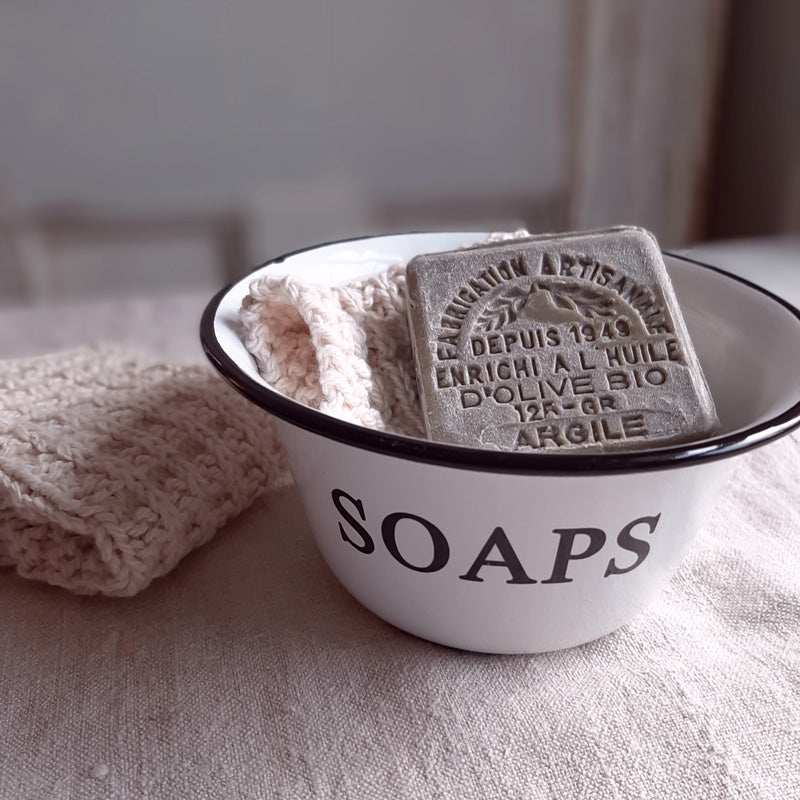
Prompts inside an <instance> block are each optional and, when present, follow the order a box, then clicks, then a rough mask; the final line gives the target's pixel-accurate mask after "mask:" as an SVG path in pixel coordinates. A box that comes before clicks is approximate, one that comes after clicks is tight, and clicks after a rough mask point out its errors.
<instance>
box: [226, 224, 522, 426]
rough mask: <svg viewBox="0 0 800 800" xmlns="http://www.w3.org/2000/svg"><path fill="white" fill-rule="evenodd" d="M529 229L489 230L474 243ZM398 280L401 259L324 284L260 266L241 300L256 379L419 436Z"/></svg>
mask: <svg viewBox="0 0 800 800" xmlns="http://www.w3.org/2000/svg"><path fill="white" fill-rule="evenodd" d="M529 235H530V234H529V233H528V231H526V230H523V229H520V230H517V231H514V232H513V233H492V234H490V235H489V236H488V237H487V238H486V239H484V240H483V241H482V242H480V244H482V243H485V242H499V241H506V240H509V239H519V238H523V237H526V236H529ZM476 244H478V243H476ZM405 287H406V268H405V264H397V265H395V266H392V267H389V268H388V269H386V270H385V271H383V272H381V273H379V274H378V275H376V276H374V277H371V278H368V279H365V280H362V281H355V282H353V283H349V284H347V285H346V286H338V287H332V288H331V287H328V286H320V285H319V284H313V283H309V282H308V281H306V280H303V279H302V278H299V277H296V276H293V275H290V276H288V277H287V276H280V275H271V274H270V273H269V271H267V272H266V273H265V274H264V275H262V276H261V277H260V278H257V279H256V280H254V281H253V282H252V283H251V284H250V294H249V296H248V297H245V299H244V302H243V303H242V309H241V319H242V323H243V325H244V329H245V339H244V343H245V347H246V348H247V349H248V350H249V351H250V353H251V354H252V355H253V357H254V358H255V360H256V364H257V365H258V369H259V372H260V373H261V374H262V375H263V376H264V378H266V380H267V381H269V383H270V384H271V385H272V386H274V387H275V388H276V389H277V390H278V391H280V392H282V393H283V394H285V395H287V396H288V397H291V398H293V399H294V400H298V401H299V402H301V403H305V404H306V405H309V406H312V407H313V408H317V409H319V410H320V411H324V412H325V413H326V414H330V415H332V416H334V417H338V418H340V419H344V420H347V421H348V422H354V423H356V424H359V425H364V426H366V427H369V428H376V429H378V430H385V431H388V432H390V433H401V434H405V435H407V436H425V431H424V427H423V423H422V411H421V408H420V403H419V394H418V392H417V380H416V373H415V367H414V358H413V353H412V350H411V334H410V332H409V329H408V321H407V315H406V292H405Z"/></svg>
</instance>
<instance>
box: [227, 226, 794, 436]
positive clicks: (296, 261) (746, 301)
mask: <svg viewBox="0 0 800 800" xmlns="http://www.w3.org/2000/svg"><path fill="white" fill-rule="evenodd" d="M485 236H486V234H484V233H481V232H474V231H472V232H458V233H421V234H402V235H392V236H382V237H375V238H370V239H360V240H353V241H348V242H337V243H334V244H329V245H324V246H321V247H317V248H312V249H309V250H304V251H301V252H299V253H295V254H292V255H288V256H285V257H284V258H281V259H278V260H277V261H274V262H271V263H270V264H267V265H266V266H264V267H262V268H261V269H259V270H257V271H256V272H254V273H252V274H251V275H248V276H247V277H246V278H244V279H242V280H241V281H239V282H238V283H236V284H234V285H233V286H232V287H231V288H230V289H229V290H228V291H227V292H226V293H225V294H224V296H223V297H222V299H221V300H220V302H219V305H218V308H217V311H216V313H215V316H214V334H215V336H216V339H217V341H218V343H219V347H220V348H221V349H222V351H223V352H224V353H225V355H227V357H228V358H230V359H231V360H232V361H233V362H234V364H235V365H236V367H237V368H238V369H239V370H241V372H242V373H243V374H244V375H246V376H248V377H249V378H251V379H252V380H254V381H256V382H257V383H259V384H261V385H262V386H263V387H264V388H266V389H267V390H269V391H274V390H272V389H271V387H270V386H269V384H267V383H266V382H265V381H264V380H263V379H262V378H261V377H260V375H259V374H258V371H257V370H256V368H255V364H254V362H253V359H252V358H251V356H250V354H249V353H248V352H247V350H246V349H245V347H244V345H243V344H242V338H241V325H240V323H239V318H238V311H239V307H240V305H241V301H242V299H243V298H244V297H245V296H246V294H247V292H248V286H249V284H250V282H251V281H252V280H253V279H254V278H255V277H257V276H258V275H259V274H261V272H262V271H264V270H269V271H270V272H272V273H274V274H283V275H288V274H293V275H301V276H303V277H304V278H305V279H307V280H310V281H316V282H320V283H325V284H327V285H339V284H343V283H347V282H349V281H351V280H354V279H357V278H364V277H368V276H370V275H373V274H376V273H379V272H381V271H383V270H385V269H386V268H387V267H388V266H390V265H392V264H397V263H405V262H406V261H408V260H409V259H410V258H412V257H413V256H415V255H417V254H418V253H426V252H434V251H437V250H448V249H453V248H456V247H460V246H462V245H465V244H469V243H472V242H476V241H480V240H481V239H483V238H485ZM665 262H666V266H667V269H668V271H669V274H670V277H671V278H672V281H673V285H674V287H675V291H676V293H677V295H678V300H679V302H680V305H681V308H682V310H683V314H684V317H685V320H686V324H687V327H688V329H689V332H690V335H691V337H692V341H693V342H694V345H695V348H696V350H697V355H698V358H699V359H700V363H701V364H702V366H703V370H704V372H705V375H706V378H707V380H708V383H709V387H710V389H711V393H712V396H713V397H714V401H715V403H716V407H717V413H718V415H719V418H720V423H721V426H722V429H721V431H720V434H719V435H718V436H719V437H722V436H726V435H729V434H732V433H735V432H738V431H742V430H744V429H751V428H755V427H758V426H760V425H764V424H768V423H769V422H770V421H772V420H774V419H775V418H776V417H778V416H780V415H782V414H785V413H786V412H787V411H788V410H789V409H791V408H792V407H793V406H796V405H797V404H798V403H800V313H798V312H797V311H796V310H795V309H793V308H791V307H790V306H788V305H786V304H783V303H782V302H780V301H779V300H777V299H776V298H774V297H772V296H771V295H769V294H768V293H766V292H764V291H762V290H760V289H758V288H756V287H754V286H753V285H751V284H748V283H747V282H745V281H742V280H741V279H739V278H736V277H734V276H732V275H729V274H727V273H723V272H719V271H717V270H715V269H709V268H707V267H704V266H700V265H697V264H694V263H692V262H690V261H686V260H684V259H682V258H679V257H675V256H669V255H667V256H665Z"/></svg>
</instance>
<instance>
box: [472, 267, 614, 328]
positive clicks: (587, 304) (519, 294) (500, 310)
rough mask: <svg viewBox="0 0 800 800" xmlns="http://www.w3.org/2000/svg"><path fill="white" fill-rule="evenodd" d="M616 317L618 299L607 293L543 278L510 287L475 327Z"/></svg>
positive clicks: (572, 281)
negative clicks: (522, 320) (520, 322)
mask: <svg viewBox="0 0 800 800" xmlns="http://www.w3.org/2000/svg"><path fill="white" fill-rule="evenodd" d="M615 313H616V309H615V302H614V298H613V296H612V295H611V294H610V293H609V292H607V291H604V290H602V289H598V288H596V287H594V286H587V285H586V284H585V283H582V282H581V281H576V280H569V279H552V278H551V279H548V278H539V279H537V280H534V281H533V282H532V283H531V284H530V286H528V287H525V286H520V285H519V284H516V285H514V286H510V287H509V288H507V289H506V290H505V291H503V292H502V293H501V294H499V295H497V296H496V297H494V298H493V299H492V300H490V301H489V302H488V303H487V304H486V305H485V306H484V308H483V310H482V311H481V313H480V314H479V315H478V317H477V319H476V320H475V325H474V327H475V328H476V329H477V330H482V331H496V330H500V329H501V328H504V327H505V326H507V325H509V324H511V323H513V322H516V321H517V320H518V319H529V320H531V321H535V322H549V323H555V324H557V323H560V322H581V321H584V320H587V319H588V320H595V319H598V318H609V317H613V316H614V315H615Z"/></svg>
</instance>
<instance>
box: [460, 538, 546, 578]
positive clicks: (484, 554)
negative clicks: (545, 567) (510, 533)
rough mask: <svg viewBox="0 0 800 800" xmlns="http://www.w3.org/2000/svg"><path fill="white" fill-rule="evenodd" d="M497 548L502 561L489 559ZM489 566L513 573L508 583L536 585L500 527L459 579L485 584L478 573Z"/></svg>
mask: <svg viewBox="0 0 800 800" xmlns="http://www.w3.org/2000/svg"><path fill="white" fill-rule="evenodd" d="M495 547H496V548H497V552H498V553H499V554H500V555H501V556H502V559H500V560H498V559H490V558H489V553H491V552H492V550H493V549H494V548H495ZM487 564H488V565H489V566H492V567H505V568H506V569H507V570H508V571H509V572H510V573H511V578H510V579H509V580H507V581H506V583H536V581H535V580H533V578H529V577H528V575H527V574H526V572H525V570H524V568H523V566H522V563H521V562H520V560H519V558H518V557H517V554H516V553H515V552H514V548H513V547H512V546H511V542H509V541H508V537H507V536H506V532H505V531H504V530H503V529H502V528H500V527H497V528H495V529H494V530H493V531H492V533H491V536H489V538H488V539H487V540H486V544H484V546H483V547H482V548H481V551H480V553H478V557H477V558H476V559H475V561H474V562H473V564H472V566H471V567H470V568H469V569H468V570H467V571H466V572H465V573H464V574H463V575H459V576H458V577H459V578H460V579H461V580H462V581H476V582H478V583H481V582H483V578H481V577H479V575H478V573H479V572H480V571H481V569H482V568H483V567H485V566H486V565H487Z"/></svg>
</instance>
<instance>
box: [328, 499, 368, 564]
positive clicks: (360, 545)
mask: <svg viewBox="0 0 800 800" xmlns="http://www.w3.org/2000/svg"><path fill="white" fill-rule="evenodd" d="M331 498H332V499H333V504H334V505H335V506H336V510H337V511H338V512H339V513H340V514H341V515H342V516H343V517H344V518H345V521H346V522H348V523H349V524H350V525H351V526H352V527H353V530H354V531H355V532H356V533H357V534H358V536H359V538H360V541H356V540H355V539H352V538H350V536H348V535H347V532H346V531H345V529H344V527H343V526H342V523H341V522H340V523H339V533H340V534H341V535H342V539H344V540H345V541H346V542H347V543H348V544H351V545H353V547H355V549H356V550H360V551H361V552H362V553H371V552H372V551H373V550H374V549H375V542H374V541H372V537H371V536H370V535H369V531H367V529H366V528H365V527H364V526H363V525H362V524H361V523H360V522H359V521H358V520H356V519H355V517H353V515H352V514H351V513H350V512H349V511H348V510H347V509H346V508H343V507H342V498H346V499H347V500H349V501H350V502H351V503H352V504H353V505H354V506H355V509H356V511H357V512H358V516H359V517H361V519H362V521H364V522H366V521H367V515H366V514H365V513H364V504H363V503H362V502H361V501H360V500H357V499H356V498H355V497H350V495H349V494H347V492H343V491H342V490H341V489H334V490H333V491H332V492H331Z"/></svg>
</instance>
